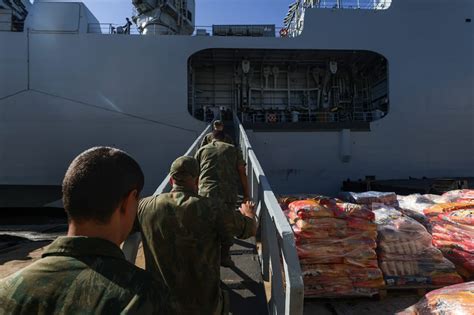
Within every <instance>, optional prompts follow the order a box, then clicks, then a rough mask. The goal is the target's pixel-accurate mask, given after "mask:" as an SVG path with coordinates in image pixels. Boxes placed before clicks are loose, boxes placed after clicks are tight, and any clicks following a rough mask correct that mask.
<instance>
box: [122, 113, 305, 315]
mask: <svg viewBox="0 0 474 315" xmlns="http://www.w3.org/2000/svg"><path fill="white" fill-rule="evenodd" d="M211 126H212V124H209V125H208V126H207V127H206V128H205V130H204V131H203V132H202V133H201V135H200V136H199V137H198V138H197V139H196V140H195V141H194V143H193V144H192V145H191V147H190V148H189V149H188V150H187V152H186V153H185V154H184V155H188V156H194V154H195V152H196V151H197V150H198V149H199V146H200V144H201V142H202V139H203V138H204V136H205V135H206V134H207V133H208V132H210V131H211ZM226 132H228V133H230V134H231V135H232V136H233V137H234V139H235V140H236V144H237V145H238V146H240V148H241V149H242V153H243V157H244V160H245V161H246V163H247V175H248V180H249V190H250V196H251V199H252V200H253V201H254V202H255V204H256V210H257V217H258V222H259V233H258V237H257V238H250V239H247V240H238V239H236V240H235V244H234V246H233V247H232V248H231V255H232V259H233V261H234V262H235V267H233V268H221V281H222V287H223V288H224V290H226V291H227V293H228V294H229V297H230V312H231V314H288V315H289V314H291V315H299V314H303V303H304V298H303V279H302V275H301V269H300V264H299V260H298V256H297V253H296V247H295V241H294V236H293V232H292V230H291V227H290V225H289V223H288V221H287V219H286V218H285V216H284V214H283V212H282V211H281V208H280V206H279V204H278V201H277V199H276V197H275V195H274V193H273V191H272V189H271V187H270V184H269V182H268V179H267V177H266V176H265V173H264V172H263V169H262V167H261V165H260V163H259V161H258V159H257V157H256V155H255V153H254V151H253V149H252V146H251V145H250V142H249V139H248V137H247V134H246V132H245V129H244V128H243V126H242V124H241V123H240V121H239V120H238V118H237V117H236V116H234V120H233V121H230V122H229V121H227V122H226ZM170 190H171V186H170V178H169V175H168V176H167V177H166V178H165V179H164V180H163V182H162V183H161V185H160V186H159V187H158V188H157V190H156V191H155V195H157V194H161V193H163V192H168V191H170ZM140 243H141V238H140V234H139V233H135V234H133V235H131V236H130V237H129V238H128V239H127V240H126V241H125V243H124V245H123V248H122V249H123V251H124V253H125V256H126V257H127V259H128V260H129V261H131V262H133V263H136V262H137V255H138V256H140V253H139V251H140V250H141V248H140Z"/></svg>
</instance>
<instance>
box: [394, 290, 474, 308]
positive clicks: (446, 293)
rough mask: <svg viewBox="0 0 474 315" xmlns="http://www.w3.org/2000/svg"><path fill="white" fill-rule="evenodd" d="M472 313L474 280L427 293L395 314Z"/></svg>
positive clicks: (473, 306)
mask: <svg viewBox="0 0 474 315" xmlns="http://www.w3.org/2000/svg"><path fill="white" fill-rule="evenodd" d="M438 314H439V315H441V314H442V315H470V314H474V282H466V283H461V284H456V285H452V286H449V287H445V288H441V289H438V290H434V291H431V292H429V293H427V294H426V295H425V296H424V297H423V298H422V299H421V300H420V301H419V302H418V303H416V304H415V305H413V306H411V307H409V308H407V309H406V310H404V311H402V312H399V313H397V315H438Z"/></svg>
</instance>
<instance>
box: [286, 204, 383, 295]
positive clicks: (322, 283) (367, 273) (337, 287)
mask: <svg viewBox="0 0 474 315" xmlns="http://www.w3.org/2000/svg"><path fill="white" fill-rule="evenodd" d="M285 214H286V216H287V217H288V218H289V220H290V223H292V226H293V231H294V233H295V240H296V246H297V252H298V256H299V258H300V263H301V266H302V270H303V280H304V284H305V296H307V297H338V296H371V295H374V294H376V293H378V288H379V287H381V286H383V285H384V281H383V277H382V272H381V271H380V269H379V268H378V264H377V253H376V252H375V248H376V246H377V243H376V241H375V240H376V238H377V230H376V225H375V224H374V223H373V222H372V220H373V218H374V214H373V212H372V211H371V210H370V209H369V208H368V207H366V206H364V205H356V204H349V203H344V202H341V201H340V200H337V199H330V198H327V197H315V198H312V199H305V200H296V201H293V202H291V203H290V204H289V205H288V210H287V211H285Z"/></svg>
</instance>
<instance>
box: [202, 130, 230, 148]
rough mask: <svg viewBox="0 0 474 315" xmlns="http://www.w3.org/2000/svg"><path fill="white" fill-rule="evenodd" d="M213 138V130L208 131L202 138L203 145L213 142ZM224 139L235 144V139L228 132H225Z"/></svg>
mask: <svg viewBox="0 0 474 315" xmlns="http://www.w3.org/2000/svg"><path fill="white" fill-rule="evenodd" d="M213 140H214V135H213V134H212V132H210V133H208V134H207V135H206V136H205V137H204V139H202V142H201V147H203V146H205V145H206V144H209V143H211V142H212V141H213ZM222 141H223V142H225V143H228V144H234V140H232V137H231V136H229V135H228V134H224V140H222Z"/></svg>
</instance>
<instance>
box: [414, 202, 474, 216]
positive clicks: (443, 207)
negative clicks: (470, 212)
mask: <svg viewBox="0 0 474 315" xmlns="http://www.w3.org/2000/svg"><path fill="white" fill-rule="evenodd" d="M462 209H474V200H471V201H467V202H451V203H440V204H437V205H434V206H431V207H429V208H427V209H425V210H424V211H423V212H424V213H425V215H426V216H428V217H436V216H438V215H439V214H442V213H446V212H452V211H456V210H462Z"/></svg>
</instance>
